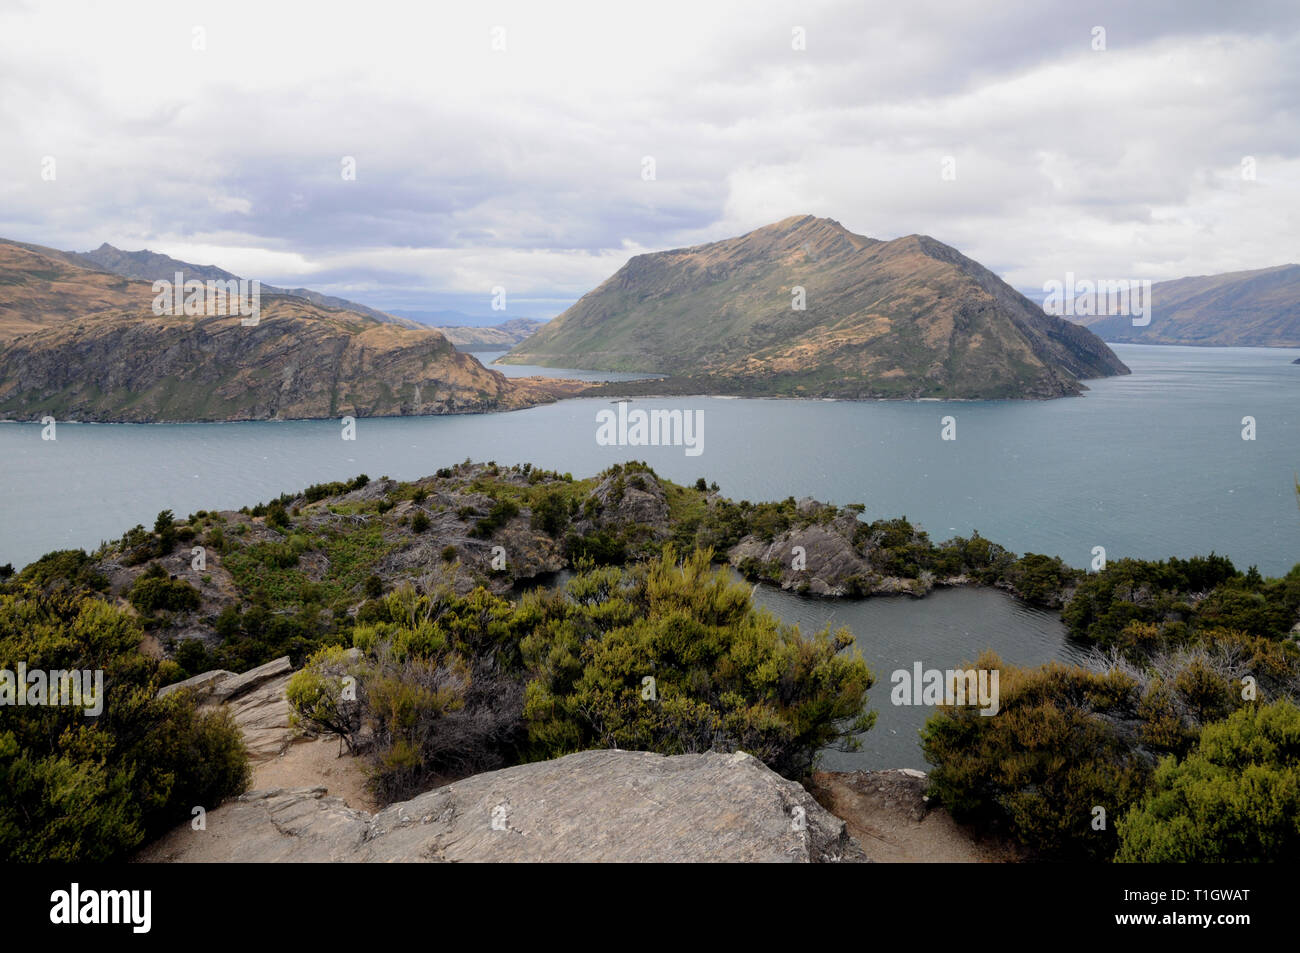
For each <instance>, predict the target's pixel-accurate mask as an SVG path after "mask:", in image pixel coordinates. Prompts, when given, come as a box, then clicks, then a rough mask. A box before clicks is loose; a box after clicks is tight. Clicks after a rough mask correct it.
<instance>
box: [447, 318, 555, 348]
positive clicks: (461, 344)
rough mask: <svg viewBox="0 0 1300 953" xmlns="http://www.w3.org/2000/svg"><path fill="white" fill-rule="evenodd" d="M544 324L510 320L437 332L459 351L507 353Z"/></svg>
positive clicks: (530, 319)
mask: <svg viewBox="0 0 1300 953" xmlns="http://www.w3.org/2000/svg"><path fill="white" fill-rule="evenodd" d="M545 323H546V322H545V321H538V320H537V319H536V318H512V319H511V320H509V321H503V322H502V323H500V324H498V325H496V326H495V327H487V328H483V327H462V326H458V325H453V326H449V327H443V328H438V329H437V330H438V331H439V332H440V333H441V334H442V335H443V337H445V338H446V339H447V340H448V341H450V342H451V343H452V344H454V345H456V349H457V350H460V351H508V350H510V349H511V348H512V347H514V346H515V345H516V344H518V343H519V342H520V341H523V340H524V339H525V338H527V337H529V336H530V335H532V334H533V333H534V332H535V331H536V330H537V329H538V328H540V327H541V326H542V325H543V324H545Z"/></svg>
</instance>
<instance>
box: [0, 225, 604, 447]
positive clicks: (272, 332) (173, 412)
mask: <svg viewBox="0 0 1300 953" xmlns="http://www.w3.org/2000/svg"><path fill="white" fill-rule="evenodd" d="M153 297H154V296H153V292H152V289H151V287H150V284H149V283H148V282H146V281H143V280H140V281H137V280H131V279H127V278H123V277H119V276H115V275H110V274H108V273H105V272H100V271H93V270H90V269H88V268H84V267H82V266H81V265H79V264H77V263H75V260H74V259H72V258H71V257H70V256H68V255H66V254H64V253H60V252H56V251H53V250H50V249H41V248H40V247H39V246H32V245H20V244H16V243H11V242H0V343H2V344H3V347H2V349H0V415H2V416H4V417H5V418H8V419H17V420H37V419H40V418H41V417H42V416H44V415H46V414H52V415H54V416H55V417H57V418H60V419H67V418H72V419H78V420H95V421H119V422H126V421H129V422H162V421H194V420H261V419H272V418H282V419H289V418H321V417H337V416H342V415H345V414H351V415H354V416H388V415H405V414H439V413H461V412H471V411H487V410H509V409H514V408H518V407H526V406H531V405H533V404H536V403H541V402H546V401H550V400H554V399H555V398H556V397H557V396H561V395H564V394H569V393H576V392H577V391H578V390H580V389H581V386H582V385H578V384H575V383H571V382H564V381H549V382H548V381H541V380H537V379H531V378H530V379H515V380H510V379H508V378H506V377H505V376H504V375H502V374H500V373H499V372H496V371H490V370H487V369H486V368H484V367H483V366H482V365H481V364H479V363H478V361H476V360H474V359H473V358H472V357H470V356H468V355H465V354H461V353H458V352H457V351H456V350H455V349H454V348H453V347H452V345H451V343H450V342H449V341H447V339H446V338H444V337H443V336H442V335H441V334H439V333H438V332H437V331H435V330H433V329H430V328H421V329H418V330H417V329H408V328H404V327H400V326H397V325H394V324H384V323H380V322H379V321H376V320H374V319H372V318H370V317H369V316H368V315H364V314H358V313H355V312H351V311H347V310H342V309H336V308H330V307H325V306H321V305H317V304H313V303H311V302H310V301H307V300H305V299H303V298H300V297H294V296H289V295H268V294H263V295H262V298H261V316H260V322H259V324H258V325H257V326H254V327H245V326H243V325H241V323H240V319H239V317H237V316H231V317H224V316H221V317H218V316H198V317H187V316H171V315H164V316H157V315H155V314H154V313H153V311H152V307H151V305H152V302H153Z"/></svg>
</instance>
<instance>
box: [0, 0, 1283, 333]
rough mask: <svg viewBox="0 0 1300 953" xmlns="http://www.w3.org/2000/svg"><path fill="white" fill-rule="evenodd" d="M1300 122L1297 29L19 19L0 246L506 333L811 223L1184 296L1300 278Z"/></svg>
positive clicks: (1025, 8) (818, 13) (34, 15)
mask: <svg viewBox="0 0 1300 953" xmlns="http://www.w3.org/2000/svg"><path fill="white" fill-rule="evenodd" d="M1298 94H1300V3H1296V2H1294V0H1292V2H1278V3H1268V2H1259V3H1249V2H1247V3H1222V2H1197V0H1184V2H1177V3H1160V2H1152V3H1143V4H1135V3H1133V2H1132V0H1124V2H1115V3H1108V2H1096V3H1090V2H1086V0H1083V2H1079V0H1075V2H1053V0H1043V2H1032V3H1029V2H1027V3H996V4H995V3H984V4H980V3H970V2H951V3H939V2H931V0H906V2H904V3H889V4H884V3H876V2H862V0H855V2H825V3H823V2H797V3H794V2H774V3H768V2H753V0H751V2H746V3H731V2H714V0H692V2H689V3H675V2H655V3H653V4H634V3H615V2H609V0H605V2H600V3H590V4H588V3H565V2H556V0H548V2H546V3H538V2H536V0H533V2H527V3H518V4H516V3H494V2H491V0H487V2H462V3H457V4H448V3H442V2H436V0H435V2H425V3H388V2H383V0H370V2H367V3H353V2H346V3H335V2H314V3H310V4H305V3H304V4H275V3H267V2H265V0H263V2H257V3H245V2H240V0H222V2H216V3H202V2H177V0H171V2H159V3H154V2H143V0H141V2H127V3H112V4H108V3H72V2H62V3H61V2H50V0H43V2H40V3H39V4H38V3H36V2H22V0H0V130H3V133H0V237H4V238H11V239H17V240H21V241H28V242H35V243H38V244H42V245H49V246H53V247H56V248H62V249H68V250H74V251H86V250H89V249H92V248H95V247H97V246H98V245H99V244H100V243H101V242H109V243H111V244H113V245H116V246H118V247H119V248H125V249H128V250H135V249H138V248H150V249H152V250H154V251H160V252H164V253H167V254H170V255H173V256H175V257H177V258H180V259H183V260H187V261H193V262H196V263H201V264H215V265H219V266H221V267H223V268H226V269H227V270H229V271H232V272H235V273H237V274H240V275H244V276H247V277H253V278H260V279H262V280H263V281H266V282H270V283H273V284H277V285H290V286H307V287H310V288H314V289H317V290H319V291H324V292H327V293H330V294H335V295H340V296H343V297H347V298H351V299H353V300H356V301H360V302H362V303H365V304H368V305H370V306H372V307H377V308H382V309H404V310H441V309H455V310H461V311H464V312H467V313H470V314H490V313H491V302H492V300H493V295H494V289H498V288H500V289H504V290H505V303H506V311H507V312H508V314H509V316H511V317H513V316H519V315H527V316H533V317H541V318H547V317H551V316H553V315H555V314H557V313H559V312H560V311H562V310H563V309H564V308H565V307H567V306H568V305H569V304H571V303H572V302H573V301H575V300H576V299H577V298H579V297H580V296H581V295H583V294H584V293H586V292H587V291H589V290H591V289H592V288H594V287H595V286H596V285H598V284H599V283H600V282H601V281H603V280H604V279H606V278H607V277H609V276H610V275H611V274H612V273H613V272H615V271H616V270H617V269H618V268H619V267H621V266H622V265H623V264H624V263H625V262H626V261H627V259H628V258H629V257H631V256H632V255H635V254H638V253H641V252H646V251H656V250H661V249H666V248H675V247H681V246H686V245H694V244H699V243H703V242H708V241H715V240H718V239H722V238H728V237H731V236H734V235H739V234H743V233H744V232H746V231H748V230H750V229H753V228H757V227H759V226H761V225H765V224H768V223H770V222H773V221H777V220H779V219H782V218H785V217H787V216H790V215H802V214H813V215H818V216H826V217H830V218H833V219H835V220H836V221H838V222H840V223H841V224H843V225H844V226H845V227H847V228H849V229H850V230H852V231H854V232H857V233H859V234H864V235H869V236H871V237H873V238H881V239H890V238H896V237H899V236H903V235H908V234H912V233H922V234H927V235H931V236H933V237H935V238H937V239H939V240H940V241H943V242H947V243H948V244H951V245H953V246H955V247H957V248H958V249H960V250H961V251H962V252H964V253H965V254H967V255H969V256H970V257H972V258H975V259H976V260H978V261H980V262H982V263H983V264H985V265H986V266H988V267H989V268H991V269H992V270H993V271H995V272H997V273H998V274H999V275H1001V276H1002V277H1003V278H1004V279H1005V280H1007V281H1008V282H1010V283H1011V284H1012V285H1014V286H1016V287H1017V288H1020V289H1021V290H1032V289H1041V288H1042V286H1043V284H1044V282H1046V281H1049V280H1053V279H1058V280H1059V279H1063V278H1064V276H1065V275H1066V273H1067V272H1073V273H1074V274H1075V275H1076V276H1079V277H1081V278H1083V277H1087V278H1093V279H1096V278H1104V279H1119V278H1130V279H1150V280H1156V281H1158V280H1162V279H1168V278H1176V277H1181V276H1184V275H1196V274H1212V273H1216V272H1224V271H1235V270H1244V269H1251V268H1262V267H1268V266H1272V265H1278V264H1283V263H1288V262H1297V261H1300V115H1298V114H1297V100H1298V99H1300V96H1298ZM349 159H351V160H352V166H351V168H352V169H354V170H355V174H354V175H352V176H348V175H346V174H345V173H346V172H347V171H348V169H349V163H348V160H349ZM651 161H652V163H653V175H651V174H650V171H651V170H650V162H651Z"/></svg>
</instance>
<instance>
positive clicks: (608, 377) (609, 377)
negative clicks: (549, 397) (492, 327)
mask: <svg viewBox="0 0 1300 953" xmlns="http://www.w3.org/2000/svg"><path fill="white" fill-rule="evenodd" d="M470 353H472V354H473V355H474V357H476V358H478V361H479V363H480V364H482V365H484V366H485V367H490V368H492V370H494V371H500V372H501V373H502V374H504V375H505V376H506V377H561V378H565V377H567V378H568V379H569V380H574V381H639V380H644V379H645V378H646V377H648V376H650V375H647V374H629V373H626V372H624V371H584V370H580V369H579V368H576V367H541V366H539V365H537V364H493V363H492V362H493V361H495V360H496V359H497V358H498V357H501V355H503V354H508V353H509V352H508V351H472V352H470Z"/></svg>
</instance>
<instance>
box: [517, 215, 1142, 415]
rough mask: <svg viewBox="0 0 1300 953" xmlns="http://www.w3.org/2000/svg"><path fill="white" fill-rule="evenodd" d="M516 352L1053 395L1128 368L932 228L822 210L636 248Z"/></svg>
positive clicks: (774, 391) (592, 361) (884, 389)
mask: <svg viewBox="0 0 1300 953" xmlns="http://www.w3.org/2000/svg"><path fill="white" fill-rule="evenodd" d="M796 287H802V288H803V289H805V305H806V307H805V310H794V308H793V307H792V294H793V293H794V289H795V288H796ZM501 360H502V362H503V363H517V364H540V365H544V366H550V367H579V368H584V369H594V370H608V371H649V372H656V373H663V374H667V375H670V380H669V381H666V382H663V384H662V385H660V386H659V388H658V389H660V390H665V391H671V390H676V391H678V392H696V393H698V392H700V390H706V391H708V392H726V393H736V394H753V395H788V396H802V397H841V398H876V397H899V398H918V397H942V398H990V399H996V398H1049V397H1060V396H1065V395H1070V394H1077V393H1079V392H1080V391H1081V390H1083V387H1082V385H1081V384H1080V381H1081V380H1085V379H1088V378H1094V377H1103V376H1110V375H1114V374H1125V373H1128V369H1127V368H1126V367H1125V366H1124V365H1123V364H1122V363H1121V362H1120V360H1119V359H1118V358H1117V357H1116V356H1115V355H1114V354H1113V353H1112V352H1111V350H1110V348H1108V347H1107V346H1106V345H1105V344H1104V343H1103V342H1102V341H1101V340H1100V339H1099V338H1098V337H1096V336H1095V335H1094V334H1092V333H1091V332H1090V331H1087V330H1086V329H1084V328H1081V327H1079V326H1077V325H1074V324H1071V323H1069V322H1067V321H1064V320H1061V319H1059V318H1054V317H1051V316H1048V315H1045V314H1043V312H1042V309H1041V308H1037V307H1035V306H1034V305H1033V304H1032V303H1031V302H1030V301H1029V300H1028V299H1026V298H1025V297H1024V296H1023V295H1021V294H1020V293H1019V292H1017V291H1016V290H1015V289H1013V288H1011V287H1010V286H1009V285H1007V284H1006V283H1005V282H1003V281H1002V280H1001V279H999V278H998V277H997V276H996V275H994V274H993V273H992V272H991V271H989V270H988V269H986V268H984V267H983V266H982V265H980V264H979V263H977V262H975V261H972V260H971V259H969V258H967V257H965V256H964V255H962V254H961V253H960V252H958V251H956V250H955V249H953V248H950V247H949V246H947V245H944V244H943V243H941V242H938V241H936V240H935V239H933V238H929V237H927V236H923V235H909V236H907V237H905V238H899V239H895V240H893V241H879V240H876V239H872V238H866V237H864V236H861V235H855V234H853V233H852V232H850V231H848V230H847V229H845V228H844V227H843V226H841V225H840V224H839V223H838V222H835V221H832V220H830V219H819V218H814V217H813V216H811V215H804V216H798V217H793V218H788V219H785V220H783V221H781V222H777V223H776V224H773V225H768V226H765V227H763V228H760V229H757V230H756V231H753V232H750V233H748V234H746V235H742V236H740V237H739V238H732V239H727V240H725V241H720V242H713V243H711V244H707V245H699V246H695V247H692V248H681V249H674V250H671V251H664V252H656V253H653V254H646V255H637V256H636V257H634V258H632V259H631V260H630V261H629V262H628V263H627V264H626V265H624V266H623V267H622V268H621V269H619V271H618V272H616V273H615V274H614V275H613V276H612V277H610V278H609V279H608V280H606V281H605V282H604V283H603V284H601V285H600V286H599V287H598V288H596V289H595V290H594V291H591V292H589V293H588V294H587V295H585V296H584V297H583V298H582V299H581V300H579V301H578V302H577V303H576V304H575V305H573V307H571V308H569V309H568V310H567V311H565V312H564V313H563V314H561V315H560V316H559V317H557V318H555V319H554V320H552V321H550V322H549V323H548V324H547V325H546V326H545V327H543V328H541V329H540V330H538V332H537V333H536V334H534V335H533V336H532V337H530V338H528V339H527V340H526V341H524V342H523V343H522V344H520V345H518V346H517V347H515V348H514V349H513V350H512V351H511V352H510V354H509V355H507V356H506V357H504V358H502V359H501ZM643 386H644V385H643Z"/></svg>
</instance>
